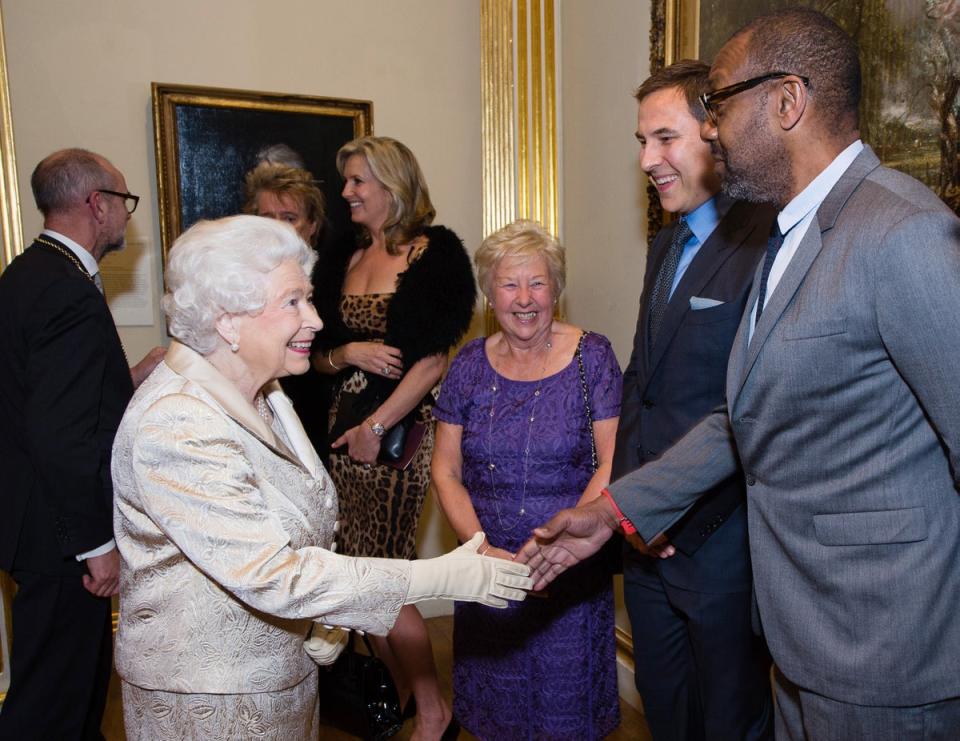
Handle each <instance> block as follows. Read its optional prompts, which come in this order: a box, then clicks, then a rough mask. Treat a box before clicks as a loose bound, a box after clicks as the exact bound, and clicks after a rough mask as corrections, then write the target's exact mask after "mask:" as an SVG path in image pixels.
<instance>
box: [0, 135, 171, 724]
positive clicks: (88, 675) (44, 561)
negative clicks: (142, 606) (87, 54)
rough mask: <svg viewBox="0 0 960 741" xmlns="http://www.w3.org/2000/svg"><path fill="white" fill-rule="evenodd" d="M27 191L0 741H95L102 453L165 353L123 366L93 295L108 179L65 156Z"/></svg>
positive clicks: (2, 355)
mask: <svg viewBox="0 0 960 741" xmlns="http://www.w3.org/2000/svg"><path fill="white" fill-rule="evenodd" d="M31 185H32V186H33V192H34V197H35V198H36V201H37V206H38V207H39V209H40V210H41V211H42V212H43V216H44V230H43V232H42V233H41V234H40V236H38V237H37V238H36V240H35V241H34V243H33V244H32V245H31V246H30V247H29V248H28V249H27V250H26V251H25V252H24V254H22V255H20V256H19V257H17V258H16V259H15V260H14V261H13V262H12V263H11V264H10V265H9V266H8V267H7V269H6V270H5V271H4V272H3V275H0V316H2V317H3V323H2V325H0V450H3V453H4V477H5V480H4V486H3V490H2V499H0V504H2V506H3V517H2V518H0V569H3V570H4V571H7V572H8V573H10V574H11V576H12V577H13V580H14V581H15V582H16V584H17V593H16V595H15V596H14V599H13V649H12V655H11V662H10V669H11V682H10V691H9V692H8V693H7V697H6V699H5V701H4V704H3V708H2V710H0V741H6V740H7V739H11V740H12V739H18V741H19V740H20V739H34V738H37V739H41V738H42V739H98V738H102V736H101V734H100V720H101V716H102V714H103V708H104V705H105V702H106V696H107V685H108V683H109V679H110V666H111V632H110V627H111V620H110V597H111V596H113V595H114V594H116V593H117V590H118V585H119V574H120V557H119V555H118V553H117V548H116V545H115V543H114V540H113V484H112V480H111V475H110V454H111V450H112V447H113V438H114V435H115V433H116V431H117V426H118V425H119V424H120V418H121V417H122V416H123V412H124V410H125V409H126V406H127V402H128V401H129V400H130V397H131V395H132V394H133V388H134V385H135V384H138V383H139V382H140V381H141V380H142V379H143V378H145V377H146V376H147V375H148V374H149V373H150V371H152V370H153V368H154V367H155V366H156V364H157V363H158V362H159V360H160V358H161V357H162V354H163V351H162V349H161V348H155V349H154V350H152V351H151V352H150V353H148V355H147V357H145V358H144V359H143V360H142V361H141V362H140V363H138V364H137V366H135V367H134V368H130V367H128V365H127V360H126V357H125V356H124V352H123V348H122V346H121V345H120V338H119V336H118V335H117V330H116V327H115V326H114V323H113V318H112V317H111V315H110V310H109V309H108V307H107V303H106V301H105V300H104V297H103V294H102V290H103V289H102V286H103V284H102V281H101V280H100V276H99V261H100V260H101V258H103V256H104V255H106V254H108V253H109V252H111V251H114V250H119V249H121V248H122V247H123V243H124V232H125V229H126V225H127V221H128V220H129V218H130V214H131V213H133V209H134V208H135V207H136V204H137V197H136V196H134V195H131V194H130V193H127V184H126V182H125V181H124V178H123V175H122V174H121V173H120V171H119V170H117V169H116V168H115V167H114V166H113V165H111V164H110V163H109V162H108V161H107V160H106V159H104V158H103V157H101V156H100V155H97V154H94V153H93V152H88V151H86V150H82V149H66V150H61V151H59V152H54V153H53V154H51V155H50V156H48V157H46V158H45V159H44V160H43V161H42V162H41V163H40V164H39V165H37V167H36V169H35V170H34V172H33V177H32V179H31Z"/></svg>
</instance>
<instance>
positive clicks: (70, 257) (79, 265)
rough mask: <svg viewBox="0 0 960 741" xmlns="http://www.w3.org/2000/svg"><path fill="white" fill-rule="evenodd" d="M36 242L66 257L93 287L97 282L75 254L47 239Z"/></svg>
mask: <svg viewBox="0 0 960 741" xmlns="http://www.w3.org/2000/svg"><path fill="white" fill-rule="evenodd" d="M37 241H38V242H39V243H40V244H45V245H46V246H47V247H53V249H55V250H56V251H57V252H59V253H60V254H61V255H63V256H64V257H66V258H67V259H68V260H70V262H72V263H73V264H74V265H76V266H77V268H78V269H79V270H80V272H81V273H83V274H84V275H85V276H86V277H87V280H89V281H90V282H91V283H93V284H94V285H96V284H97V281H96V280H94V278H93V276H92V275H90V273H89V272H88V271H87V269H86V268H85V267H83V263H82V262H80V260H79V259H78V258H77V256H76V255H75V254H73V253H72V252H71V251H70V250H68V249H65V248H63V247H61V246H60V245H59V244H57V243H56V242H51V241H50V240H49V239H44V238H43V237H37ZM98 290H99V289H98Z"/></svg>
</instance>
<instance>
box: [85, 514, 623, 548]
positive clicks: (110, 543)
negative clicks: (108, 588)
mask: <svg viewBox="0 0 960 741" xmlns="http://www.w3.org/2000/svg"><path fill="white" fill-rule="evenodd" d="M614 506H616V505H614ZM116 547H117V541H115V540H114V539H113V538H110V540H109V541H108V542H106V543H104V544H103V545H102V546H100V547H99V548H94V549H93V550H92V551H87V552H86V553H78V554H77V560H78V561H86V560H87V559H88V558H93V557H94V556H102V555H103V554H104V553H109V552H110V551H112V550H113V549H114V548H116Z"/></svg>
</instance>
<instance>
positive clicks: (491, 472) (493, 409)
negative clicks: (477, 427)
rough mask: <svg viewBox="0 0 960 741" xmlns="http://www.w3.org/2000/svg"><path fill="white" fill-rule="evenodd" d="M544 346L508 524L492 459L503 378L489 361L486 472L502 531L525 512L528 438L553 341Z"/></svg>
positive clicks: (528, 459) (510, 527)
mask: <svg viewBox="0 0 960 741" xmlns="http://www.w3.org/2000/svg"><path fill="white" fill-rule="evenodd" d="M545 348H546V351H545V352H544V354H543V366H542V367H541V368H540V377H539V378H538V379H537V388H536V389H534V392H533V404H532V405H531V407H530V416H529V417H527V439H526V442H525V443H524V446H523V478H522V484H521V488H520V511H519V512H518V513H517V519H516V520H514V522H513V524H512V525H509V526H508V525H505V524H504V523H503V513H502V512H501V510H500V504H501V503H503V504H504V505H506V504H507V500H506V498H503V499H501V497H500V495H499V494H498V493H497V483H496V470H497V464H496V463H495V462H494V460H493V421H494V419H495V417H496V415H497V395H498V393H499V391H500V385H501V383H502V382H503V380H504V379H503V377H502V376H501V375H500V372H499V371H498V370H497V367H496V366H495V365H494V364H493V361H491V362H490V367H491V368H493V373H494V376H495V378H494V381H493V385H492V386H491V387H490V390H491V391H492V392H493V396H492V397H491V400H490V414H489V417H488V420H487V439H486V454H487V474H488V476H489V478H490V492H491V495H492V497H493V506H494V508H495V509H496V512H497V522H498V523H500V528H501V529H502V530H503V531H504V532H509V531H510V530H513V529H514V528H515V527H516V526H517V525H519V524H520V522H521V521H522V520H523V516H524V515H525V514H526V513H527V510H526V503H527V465H528V463H529V462H530V438H531V436H532V435H533V423H534V421H535V420H536V418H537V403H538V402H539V401H540V395H541V391H542V390H543V379H544V374H545V373H546V371H547V359H548V358H549V357H550V350H551V349H552V348H553V343H552V342H550V341H549V340H547V343H546V345H545ZM526 401H527V400H526V399H523V400H522V401H521V402H520V403H519V404H520V405H523V404H525V403H526Z"/></svg>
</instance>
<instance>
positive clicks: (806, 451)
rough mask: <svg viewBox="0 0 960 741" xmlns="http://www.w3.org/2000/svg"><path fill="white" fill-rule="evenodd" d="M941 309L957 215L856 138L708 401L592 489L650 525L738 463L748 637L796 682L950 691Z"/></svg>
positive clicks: (914, 694) (946, 324) (952, 526)
mask: <svg viewBox="0 0 960 741" xmlns="http://www.w3.org/2000/svg"><path fill="white" fill-rule="evenodd" d="M757 284H758V281H755V284H754V287H753V290H752V293H751V297H750V298H749V299H748V300H747V306H748V307H751V306H752V305H753V304H754V303H755V301H756V293H757V289H758V285H757ZM958 318H960V220H958V219H957V217H956V216H955V215H954V214H953V213H951V212H950V211H949V209H947V208H946V207H945V206H944V205H943V203H941V202H940V201H939V200H938V199H937V198H936V197H935V196H934V195H933V193H931V192H930V191H929V190H928V189H927V188H926V187H925V186H923V185H922V184H921V183H919V182H917V181H916V180H914V179H913V178H910V177H908V176H906V175H903V174H902V173H899V172H896V171H893V170H889V169H887V168H885V167H882V166H880V162H879V160H878V159H877V158H876V156H875V155H874V153H873V152H872V151H871V150H870V149H869V148H866V149H865V150H864V151H863V152H862V153H861V154H860V155H859V156H858V157H857V159H856V160H855V161H854V162H853V164H852V165H851V166H850V167H849V168H848V170H847V171H846V173H845V174H844V175H843V177H842V178H841V179H840V181H839V182H838V183H837V185H836V186H835V187H834V188H833V190H832V191H831V192H830V194H829V195H828V196H827V198H826V200H825V201H824V203H823V204H822V205H821V207H820V209H819V210H818V212H817V214H816V218H815V219H814V221H813V223H812V224H811V226H810V229H809V230H808V232H807V234H806V235H805V236H804V238H803V240H802V242H801V244H800V246H799V248H798V250H797V252H796V254H795V255H794V257H793V259H792V261H791V262H790V264H789V266H788V267H787V269H786V272H785V274H784V276H783V278H782V279H781V281H780V284H779V285H778V286H777V288H776V290H775V291H774V292H773V294H772V295H771V297H770V300H769V302H768V303H767V306H766V308H765V309H764V312H763V316H762V318H761V320H760V322H759V323H758V325H757V327H756V330H755V333H754V336H753V338H752V340H751V341H750V342H749V343H748V336H749V335H748V329H749V321H750V317H749V311H748V312H747V314H746V315H745V316H744V319H743V320H742V321H741V325H740V329H739V331H738V334H737V339H736V340H735V342H734V346H733V350H732V351H731V355H730V363H729V366H728V369H727V400H728V409H727V410H718V411H717V412H715V413H713V414H711V415H710V416H709V417H707V418H706V419H705V420H704V421H703V422H701V423H700V424H699V425H697V426H696V427H695V428H693V429H692V430H691V431H690V433H689V434H687V435H686V436H685V437H684V438H683V439H681V440H680V441H679V442H678V443H677V445H676V446H674V448H672V449H671V450H670V451H668V453H667V454H665V455H664V456H663V457H661V458H660V459H659V460H657V461H655V462H653V463H651V464H649V465H647V466H645V467H643V468H642V469H640V470H639V471H637V472H635V474H633V475H631V476H628V477H626V478H624V479H621V480H620V481H619V482H617V483H616V484H614V485H613V486H611V492H612V494H613V496H614V497H615V499H616V501H617V503H618V505H619V506H620V507H621V509H622V510H623V512H624V514H626V515H627V517H629V518H630V520H631V521H632V522H633V523H634V524H635V525H637V527H638V529H639V530H640V533H641V534H642V535H643V536H644V538H646V539H650V538H652V537H653V536H655V535H656V534H658V533H660V532H662V531H664V530H666V529H667V528H668V527H670V525H671V524H672V523H673V522H675V521H676V520H677V519H679V518H680V517H681V516H682V515H683V513H684V511H685V510H686V509H687V508H688V507H689V506H690V505H691V504H692V503H693V502H694V501H695V500H696V497H697V493H698V492H701V491H703V490H705V489H706V488H708V487H709V486H710V485H711V484H712V483H713V482H715V481H718V480H720V479H722V478H724V477H726V476H728V475H730V473H731V472H733V471H734V470H735V468H736V465H737V461H738V460H739V461H740V462H741V463H742V466H743V470H744V471H745V474H746V481H747V502H748V511H749V528H750V550H751V557H752V560H753V571H754V582H755V589H756V595H757V603H758V607H759V611H760V618H761V620H762V623H763V628H764V632H765V635H766V638H767V642H768V644H769V647H770V651H771V653H772V654H773V657H774V660H775V661H776V663H777V665H778V666H779V667H780V669H781V670H782V671H783V672H784V674H785V675H786V676H787V677H788V678H789V679H791V680H792V681H793V682H795V683H796V684H798V685H800V686H802V687H805V688H808V689H810V690H813V691H814V692H817V693H820V694H823V695H826V696H828V697H832V698H835V699H838V700H842V701H845V702H851V703H858V704H869V705H917V704H923V703H928V702H933V701H936V700H939V699H943V698H947V697H956V696H960V671H958V669H957V667H958V666H960V609H958V605H960V496H958V491H957V483H958V475H960V474H958V472H960V394H957V392H956V370H955V369H956V366H957V362H958V359H960V320H958Z"/></svg>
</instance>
